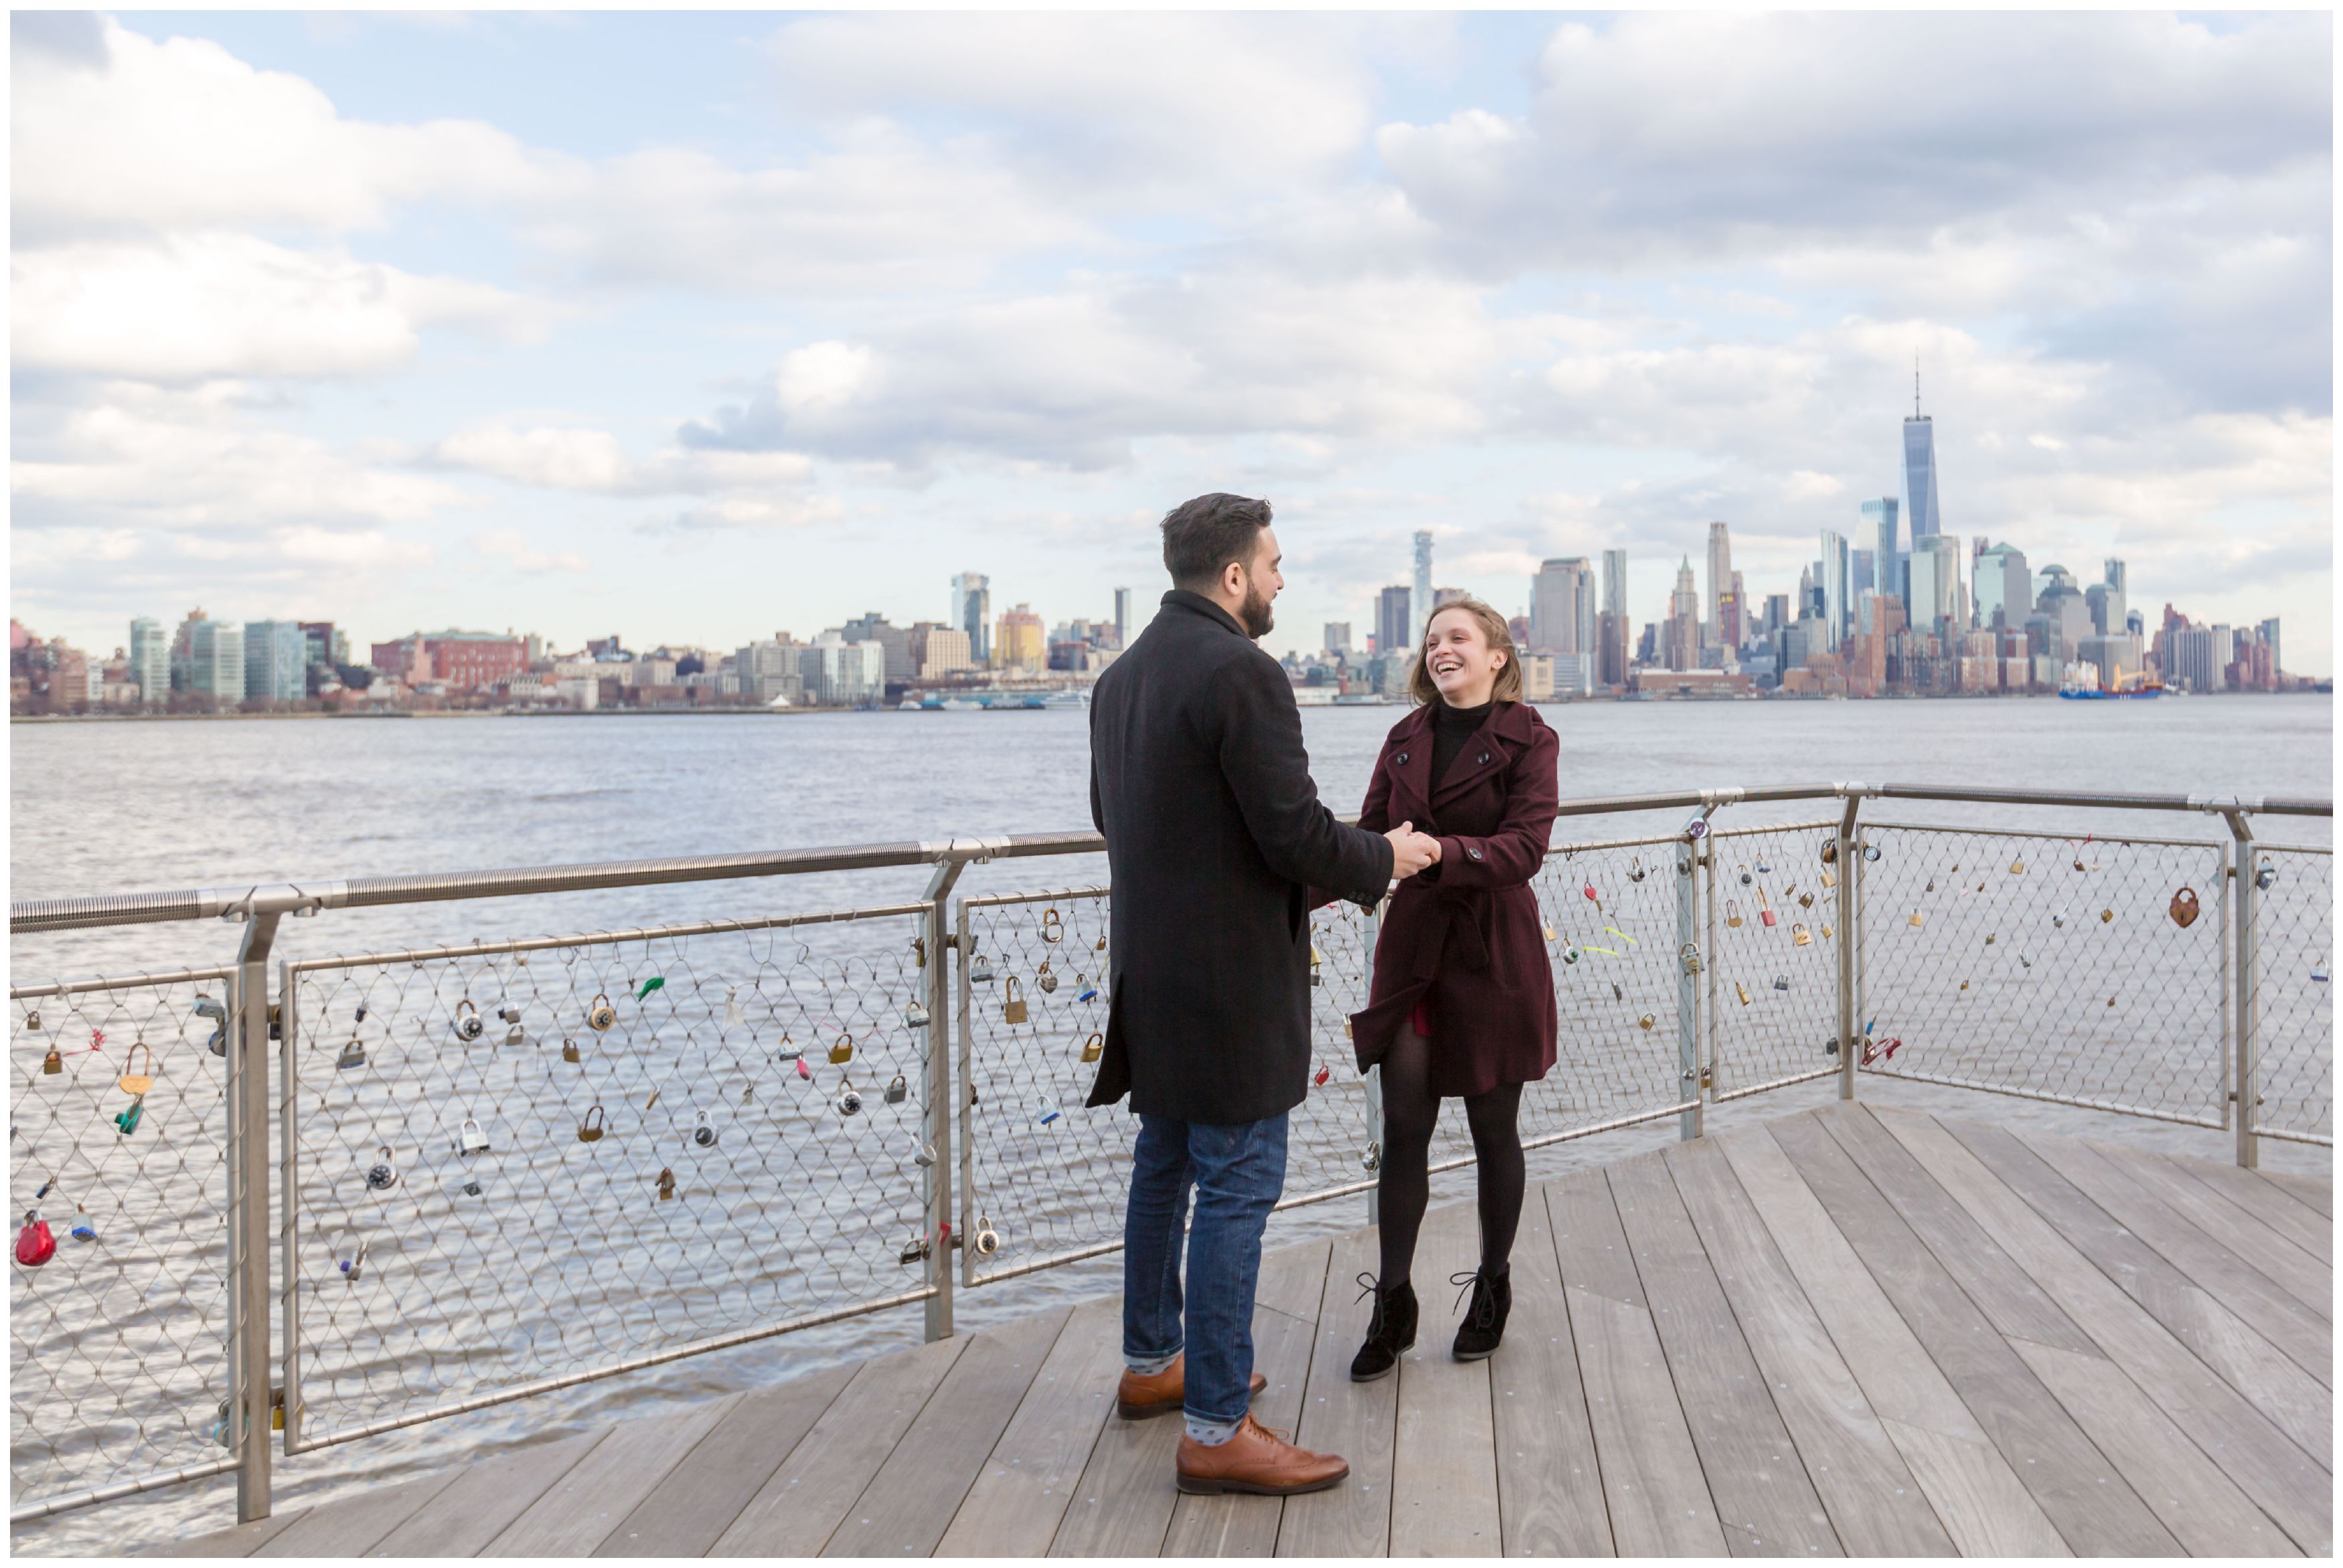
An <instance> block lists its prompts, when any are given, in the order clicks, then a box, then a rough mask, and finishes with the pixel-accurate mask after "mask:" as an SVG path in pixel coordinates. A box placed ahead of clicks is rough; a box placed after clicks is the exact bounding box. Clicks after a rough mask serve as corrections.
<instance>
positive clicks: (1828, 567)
mask: <svg viewBox="0 0 2343 1568" xmlns="http://www.w3.org/2000/svg"><path fill="white" fill-rule="evenodd" d="M1822 544H1823V558H1822V568H1823V569H1822V589H1823V638H1824V641H1823V647H1824V648H1825V650H1826V651H1828V652H1831V653H1836V652H1837V651H1838V645H1839V641H1840V639H1841V638H1845V636H1846V633H1847V628H1848V626H1849V624H1850V622H1851V621H1852V619H1853V616H1854V602H1855V601H1854V589H1853V586H1852V583H1851V581H1850V572H1849V567H1850V565H1851V563H1850V562H1849V561H1848V559H1847V548H1846V540H1845V538H1844V537H1842V536H1841V535H1840V534H1839V532H1838V531H1837V530H1836V529H1835V528H1825V529H1824V530H1823V539H1822Z"/></svg>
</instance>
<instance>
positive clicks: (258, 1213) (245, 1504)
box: [227, 913, 278, 1523]
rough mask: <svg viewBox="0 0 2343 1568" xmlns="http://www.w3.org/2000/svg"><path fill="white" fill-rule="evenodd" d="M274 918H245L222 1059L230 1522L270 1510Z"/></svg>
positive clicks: (260, 1516) (258, 1516)
mask: <svg viewBox="0 0 2343 1568" xmlns="http://www.w3.org/2000/svg"><path fill="white" fill-rule="evenodd" d="M277 919H278V917H277V915H275V914H261V913H255V914H253V915H251V916H249V917H248V918H247V919H246V921H245V927H244V940H243V943H242V945H241V946H240V948H239V949H238V950H237V953H236V986H235V990H236V995H235V998H234V1004H233V1008H232V1010H231V1012H230V1014H229V1016H230V1018H231V1019H232V1020H234V1022H235V1028H233V1029H232V1030H229V1031H228V1055H227V1117H228V1120H227V1146H228V1161H227V1181H228V1192H227V1221H228V1229H227V1271H228V1298H227V1299H228V1317H227V1323H228V1387H229V1390H230V1395H229V1408H230V1410H231V1412H234V1413H233V1414H232V1416H231V1418H230V1421H229V1429H228V1430H229V1438H230V1442H231V1443H232V1444H236V1445H240V1446H237V1447H236V1520H237V1523H246V1522H249V1521H251V1520H255V1519H266V1518H267V1517H268V1513H269V1457H270V1456H269V1452H268V1431H269V1420H268V1417H269V1411H270V1407H271V1404H272V1401H271V1399H270V1392H271V1391H270V1387H269V1375H268V1373H269V1365H268V1363H269V1355H268V1307H269V1292H268V1254H269V1248H268V1233H269V1214H268V950H269V949H270V947H272V946H273V945H274V944H275V942H276V940H277Z"/></svg>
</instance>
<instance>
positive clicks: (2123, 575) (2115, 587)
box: [2099, 556, 2131, 637]
mask: <svg viewBox="0 0 2343 1568" xmlns="http://www.w3.org/2000/svg"><path fill="white" fill-rule="evenodd" d="M2129 575H2130V574H2129V573H2128V572H2127V570H2126V568H2125V567H2124V564H2123V562H2121V561H2120V560H2117V558H2115V557H2113V556H2109V557H2108V558H2107V560H2106V561H2105V562H2104V563H2103V564H2102V568H2101V576H2100V578H2099V588H2100V594H2099V598H2100V603H2101V605H2102V607H2103V614H2104V615H2105V617H2106V624H2105V626H2104V627H2103V628H2101V629H2102V630H2103V631H2104V632H2105V633H2106V634H2107V636H2109V637H2121V636H2122V635H2123V634H2124V632H2125V631H2126V629H2127V622H2128V620H2129V618H2130V615H2131V603H2130V599H2129V597H2128V596H2127V594H2126V592H2125V591H2124V584H2125V582H2126V580H2127V578H2128V577H2129Z"/></svg>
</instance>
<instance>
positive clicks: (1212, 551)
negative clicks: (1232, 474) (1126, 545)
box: [1163, 490, 1269, 590]
mask: <svg viewBox="0 0 2343 1568" xmlns="http://www.w3.org/2000/svg"><path fill="white" fill-rule="evenodd" d="M1267 527H1269V503H1268V502H1267V501H1256V500H1253V499H1251V498H1248V497H1244V496H1230V495H1223V494H1222V493H1221V492H1219V491H1217V490H1216V491H1214V492H1213V493H1212V494H1211V495H1209V496H1198V497H1197V498H1195V499H1194V500H1192V501H1182V502H1181V503H1180V504H1179V505H1178V506H1176V507H1174V508H1172V509H1171V510H1170V511H1168V512H1166V513H1164V514H1163V565H1164V568H1165V569H1167V570H1168V571H1170V572H1171V574H1172V584H1173V586H1174V587H1177V588H1192V589H1198V590H1201V589H1203V588H1208V587H1210V586H1211V585H1212V583H1214V582H1216V581H1218V580H1219V579H1220V575H1221V572H1222V568H1225V567H1226V566H1227V565H1228V564H1229V563H1230V562H1231V561H1240V562H1242V563H1243V564H1244V565H1245V566H1247V567H1248V568H1249V567H1251V566H1252V557H1253V551H1254V549H1255V548H1257V546H1258V545H1259V543H1260V540H1261V531H1262V529H1263V528H1267Z"/></svg>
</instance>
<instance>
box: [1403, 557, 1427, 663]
mask: <svg viewBox="0 0 2343 1568" xmlns="http://www.w3.org/2000/svg"><path fill="white" fill-rule="evenodd" d="M1408 609H1409V612H1410V613H1409V619H1408V623H1407V642H1406V644H1405V646H1406V647H1407V648H1409V650H1410V651H1411V652H1413V650H1414V649H1416V648H1422V647H1423V623H1424V622H1425V621H1427V620H1429V619H1430V618H1432V611H1433V598H1432V534H1431V532H1430V530H1428V529H1423V528H1419V529H1417V530H1416V535H1415V591H1414V592H1413V594H1411V595H1410V596H1409V597H1408Z"/></svg>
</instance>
